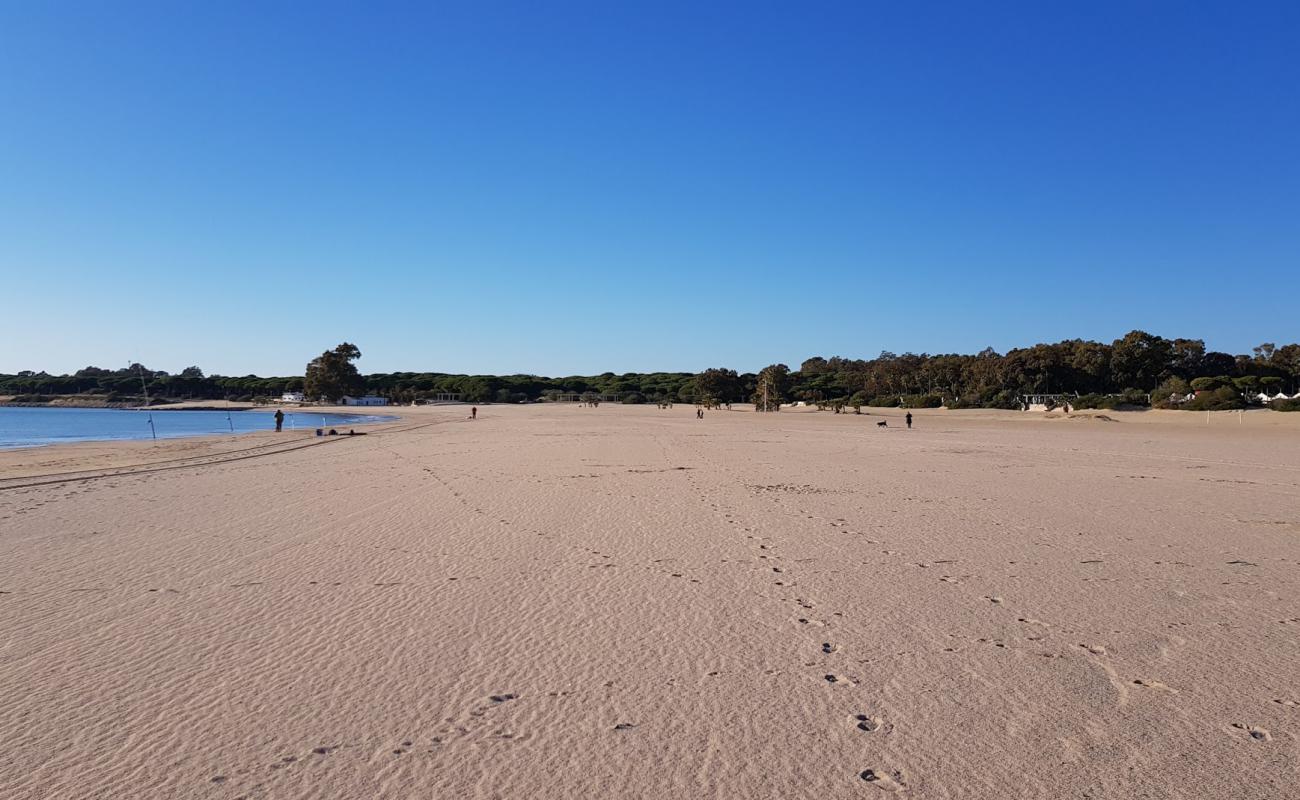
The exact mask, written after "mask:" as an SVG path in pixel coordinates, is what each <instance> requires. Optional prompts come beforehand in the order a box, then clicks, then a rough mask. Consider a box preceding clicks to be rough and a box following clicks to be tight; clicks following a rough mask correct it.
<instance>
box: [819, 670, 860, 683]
mask: <svg viewBox="0 0 1300 800" xmlns="http://www.w3.org/2000/svg"><path fill="white" fill-rule="evenodd" d="M822 677H823V678H824V679H825V680H826V682H827V683H829V684H843V685H845V686H852V685H853V684H854V681H853V679H852V678H849V677H848V676H846V675H836V674H835V673H833V672H828V673H826V674H825V675H823V676H822Z"/></svg>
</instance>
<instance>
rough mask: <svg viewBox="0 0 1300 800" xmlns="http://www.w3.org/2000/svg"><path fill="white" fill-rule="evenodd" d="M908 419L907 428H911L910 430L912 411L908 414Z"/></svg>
mask: <svg viewBox="0 0 1300 800" xmlns="http://www.w3.org/2000/svg"><path fill="white" fill-rule="evenodd" d="M906 419H907V427H909V428H910V427H912V412H911V411H909V412H907V417H906Z"/></svg>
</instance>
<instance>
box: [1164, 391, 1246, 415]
mask: <svg viewBox="0 0 1300 800" xmlns="http://www.w3.org/2000/svg"><path fill="white" fill-rule="evenodd" d="M1180 407H1181V408H1183V409H1185V410H1187V411H1236V410H1237V409H1239V408H1245V407H1246V401H1245V400H1242V399H1241V395H1240V394H1239V393H1238V392H1237V390H1236V389H1234V388H1232V387H1230V386H1221V387H1219V388H1218V389H1214V390H1213V391H1203V392H1200V393H1198V394H1197V395H1196V396H1195V397H1193V398H1192V399H1191V400H1188V401H1187V402H1186V403H1183V404H1182V406H1180Z"/></svg>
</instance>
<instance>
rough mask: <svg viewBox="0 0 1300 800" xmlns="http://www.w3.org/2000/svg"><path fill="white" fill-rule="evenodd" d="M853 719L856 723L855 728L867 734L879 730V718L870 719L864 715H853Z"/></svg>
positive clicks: (870, 717)
mask: <svg viewBox="0 0 1300 800" xmlns="http://www.w3.org/2000/svg"><path fill="white" fill-rule="evenodd" d="M853 719H854V721H855V722H856V723H857V725H856V726H855V727H856V728H857V729H858V730H860V731H866V732H867V733H875V732H876V731H878V730H880V718H879V717H872V716H868V715H866V714H855V715H854V716H853Z"/></svg>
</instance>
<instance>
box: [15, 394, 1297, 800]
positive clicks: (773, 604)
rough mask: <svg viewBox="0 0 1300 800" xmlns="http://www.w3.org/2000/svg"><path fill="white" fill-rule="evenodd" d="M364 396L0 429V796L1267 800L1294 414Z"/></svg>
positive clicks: (1283, 615)
mask: <svg viewBox="0 0 1300 800" xmlns="http://www.w3.org/2000/svg"><path fill="white" fill-rule="evenodd" d="M396 411H398V413H401V414H402V415H403V417H404V419H403V420H402V421H401V422H399V423H395V424H389V425H385V426H381V427H377V428H374V429H370V430H373V431H374V432H372V433H371V434H370V435H367V436H364V437H356V438H352V439H337V440H331V441H328V442H326V443H323V444H317V443H316V441H315V440H314V439H313V438H311V437H305V436H302V435H301V434H294V435H289V434H285V435H284V437H283V438H276V437H274V436H273V435H269V434H256V435H253V436H250V437H240V438H238V439H230V438H226V439H208V440H194V441H180V442H178V441H172V442H160V443H158V444H156V445H155V444H153V443H128V444H121V443H115V444H112V445H105V444H99V445H84V446H82V445H79V446H72V447H63V448H57V449H55V448H49V449H42V450H39V451H22V452H6V453H0V620H3V637H0V690H2V691H0V743H2V746H0V797H3V798H6V800H7V799H8V798H33V799H36V798H40V799H42V800H45V799H46V798H229V799H230V800H233V799H234V798H247V799H248V800H254V799H255V798H300V797H312V798H379V797H383V798H407V797H411V798H415V797H419V798H461V797H466V798H553V797H566V798H671V799H672V800H687V799H688V798H777V797H780V798H859V797H861V798H870V797H874V796H878V795H880V794H881V793H882V792H897V793H898V794H899V795H901V796H910V797H918V798H957V797H963V798H1085V797H1086V798H1137V797H1142V798H1209V797H1229V796H1234V797H1235V796H1242V797H1258V798H1296V797H1300V569H1298V567H1300V414H1294V415H1283V414H1276V413H1271V412H1265V413H1261V414H1246V415H1244V417H1243V418H1242V421H1241V422H1238V421H1237V416H1236V415H1235V414H1231V415H1230V414H1220V415H1212V416H1211V417H1210V421H1209V423H1208V424H1207V422H1206V416H1205V415H1204V414H1191V413H1187V414H1178V413H1175V412H1171V413H1168V414H1160V413H1154V412H1153V413H1150V414H1116V413H1109V414H1107V416H1109V417H1110V418H1111V421H1107V420H1101V419H1097V418H1095V417H1089V416H1085V415H1076V416H1075V417H1074V418H1063V417H1061V416H1060V415H1056V416H1055V417H1053V418H1047V417H1045V416H1044V415H1042V414H1037V415H1028V414H1015V413H998V412H969V413H965V412H942V411H935V412H919V413H918V414H917V423H918V425H917V428H916V429H915V430H912V431H908V430H905V429H902V427H901V426H902V420H901V415H900V413H899V412H893V411H891V412H888V414H887V415H886V416H880V415H873V416H867V415H863V416H855V415H851V414H848V415H833V414H830V413H816V412H810V411H786V412H782V413H780V414H767V415H760V414H754V413H749V412H742V411H734V412H730V413H729V412H724V411H718V412H709V413H707V414H706V418H705V419H704V420H703V421H700V420H696V419H695V417H694V413H695V412H694V409H693V408H692V407H689V406H685V405H679V406H677V407H676V408H674V409H672V410H664V411H660V410H657V409H655V408H654V407H649V408H647V407H621V406H601V407H600V408H597V409H589V408H580V407H576V406H563V407H544V406H518V407H512V406H487V407H483V408H480V414H479V419H478V420H477V421H469V420H468V419H466V411H467V409H465V408H460V407H443V408H421V409H397V410H396ZM881 419H887V420H888V421H889V427H887V428H879V427H877V426H876V425H875V424H874V423H875V422H877V421H879V420H881ZM249 448H261V449H252V450H250V449H249ZM236 450H243V451H244V452H242V453H235V451H236ZM187 459H188V460H187ZM132 464H139V465H148V466H142V467H136V468H132V467H131V466H130V465H132ZM76 469H90V470H100V472H89V473H78V474H76V475H65V476H62V477H77V478H85V477H91V479H89V480H77V481H70V482H69V481H63V480H62V477H61V476H59V475H48V474H49V473H58V472H66V471H70V470H76ZM109 473H113V474H109ZM41 474H47V475H48V477H45V478H36V477H33V476H37V475H41ZM105 474H107V475H108V476H107V477H97V478H96V477H93V476H95V475H105ZM868 770H869V772H868Z"/></svg>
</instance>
